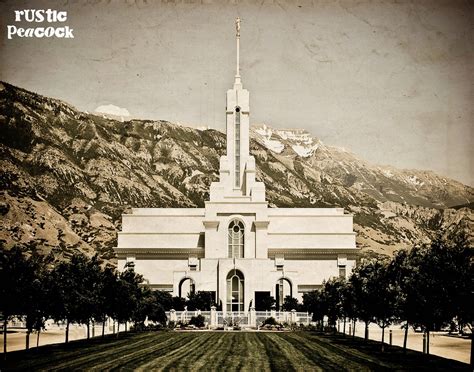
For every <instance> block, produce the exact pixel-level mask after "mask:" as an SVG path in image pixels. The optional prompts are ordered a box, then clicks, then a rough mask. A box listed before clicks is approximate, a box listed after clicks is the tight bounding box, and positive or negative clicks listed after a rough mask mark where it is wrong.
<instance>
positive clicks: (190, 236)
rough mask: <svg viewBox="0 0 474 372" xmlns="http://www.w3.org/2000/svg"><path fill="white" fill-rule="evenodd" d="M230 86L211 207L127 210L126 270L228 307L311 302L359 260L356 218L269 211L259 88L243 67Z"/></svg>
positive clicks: (122, 256)
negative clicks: (255, 152) (252, 116)
mask: <svg viewBox="0 0 474 372" xmlns="http://www.w3.org/2000/svg"><path fill="white" fill-rule="evenodd" d="M236 25H237V34H236V40H237V72H236V75H235V80H234V85H233V87H232V89H229V90H228V91H227V106H226V125H227V129H226V133H227V154H226V155H224V156H222V157H221V159H220V169H219V182H214V183H212V185H211V188H210V200H209V201H206V202H205V207H204V208H136V209H133V210H132V213H131V214H124V215H123V216H122V219H123V224H122V231H121V232H119V234H118V247H117V248H115V251H116V253H117V256H118V267H119V269H120V270H123V268H124V267H125V266H126V264H127V263H129V262H133V263H134V267H135V271H136V272H138V273H139V274H142V275H143V276H144V278H145V279H146V280H147V282H148V284H149V285H150V286H151V287H152V288H154V289H159V290H165V291H170V292H172V294H173V296H181V297H186V296H187V294H188V292H190V291H212V292H214V293H215V298H216V303H217V304H222V310H223V311H232V312H246V311H247V310H248V309H249V308H250V307H256V308H257V310H259V308H258V307H259V306H260V305H259V304H260V302H261V300H262V298H263V297H265V296H268V295H271V296H273V297H274V298H275V299H276V301H277V309H278V308H279V307H281V305H282V303H283V300H284V298H285V296H287V295H290V296H293V297H295V298H297V299H298V300H300V301H301V300H302V295H303V294H304V293H305V292H308V291H312V290H315V289H317V288H319V287H321V285H322V283H323V281H324V280H327V279H329V278H331V277H334V276H347V275H348V274H349V273H350V271H351V270H352V268H353V267H354V265H355V263H356V257H357V254H358V251H359V249H357V248H356V243H355V238H356V236H355V232H354V231H353V222H352V215H350V214H346V213H344V209H343V208H269V207H268V203H267V201H266V200H265V185H264V184H263V183H262V182H257V181H256V180H255V159H254V157H253V156H251V155H250V154H249V113H250V105H249V91H248V90H246V89H244V88H243V85H242V81H241V77H240V71H239V43H240V20H239V19H237V22H236Z"/></svg>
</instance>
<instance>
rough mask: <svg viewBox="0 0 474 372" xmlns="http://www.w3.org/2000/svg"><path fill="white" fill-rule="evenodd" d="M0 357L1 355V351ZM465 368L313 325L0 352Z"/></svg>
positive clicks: (195, 366) (43, 360) (59, 363)
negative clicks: (325, 331) (288, 329)
mask: <svg viewBox="0 0 474 372" xmlns="http://www.w3.org/2000/svg"><path fill="white" fill-rule="evenodd" d="M2 357H3V355H2ZM91 369H95V370H112V369H121V370H133V369H138V370H142V371H149V370H164V371H172V370H175V371H181V370H193V371H198V370H206V371H207V370H219V371H221V370H222V371H235V370H243V371H270V370H272V371H322V370H324V371H328V370H330V371H343V370H347V371H354V370H356V371H373V370H377V371H378V370H430V371H433V370H453V369H457V370H466V371H469V366H468V365H467V364H463V363H460V362H456V361H452V360H448V359H443V358H440V357H436V356H427V355H423V354H421V353H418V352H415V351H408V352H407V354H406V355H405V354H403V351H402V350H401V349H400V348H398V347H387V350H386V351H385V353H382V352H380V345H379V344H378V343H376V342H373V341H369V342H368V343H364V342H363V340H361V339H358V338H356V339H352V338H350V337H346V338H345V337H342V336H340V335H325V334H321V333H313V332H288V333H286V332H285V333H283V332H281V333H271V332H155V333H138V334H133V333H128V334H120V338H118V339H117V338H115V337H111V336H109V337H107V338H106V339H104V340H102V339H100V338H96V339H92V340H89V341H87V340H81V341H74V342H71V343H70V344H69V345H64V344H61V345H48V346H43V347H40V348H39V349H32V350H30V351H28V352H26V351H18V352H12V353H8V358H7V361H6V362H5V361H2V362H1V363H0V370H1V371H4V370H35V371H36V370H91Z"/></svg>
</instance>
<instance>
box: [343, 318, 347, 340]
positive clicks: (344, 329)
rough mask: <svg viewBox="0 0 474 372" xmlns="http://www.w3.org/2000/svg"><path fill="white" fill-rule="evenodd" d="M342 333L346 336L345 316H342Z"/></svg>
mask: <svg viewBox="0 0 474 372" xmlns="http://www.w3.org/2000/svg"><path fill="white" fill-rule="evenodd" d="M342 333H343V334H344V337H346V317H344V326H343V329H342Z"/></svg>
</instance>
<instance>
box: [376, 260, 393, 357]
mask: <svg viewBox="0 0 474 372" xmlns="http://www.w3.org/2000/svg"><path fill="white" fill-rule="evenodd" d="M388 268H389V260H388V259H379V260H378V261H377V263H374V265H373V271H372V273H371V276H370V277H369V280H370V281H371V283H370V285H371V287H372V288H373V289H372V290H373V291H374V292H375V293H376V296H375V297H374V298H373V302H372V306H373V308H372V314H373V316H374V321H375V323H377V325H378V326H379V327H380V328H382V352H383V351H384V350H385V328H386V327H387V326H389V325H390V324H392V323H393V322H394V321H395V319H396V315H397V299H398V296H399V291H398V286H397V285H396V284H395V276H394V275H391V274H392V272H391V271H390V270H389V269H388ZM376 288H378V289H376Z"/></svg>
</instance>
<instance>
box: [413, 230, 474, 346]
mask: <svg viewBox="0 0 474 372" xmlns="http://www.w3.org/2000/svg"><path fill="white" fill-rule="evenodd" d="M472 257H473V254H472V248H470V246H469V243H468V242H467V240H466V239H464V238H454V239H453V240H450V241H448V240H446V239H443V238H441V237H440V236H438V237H437V238H435V239H434V240H433V241H432V243H431V244H430V245H423V246H420V247H414V248H413V249H412V250H411V251H410V253H409V257H408V259H409V262H410V265H411V266H412V267H413V268H416V269H413V270H411V271H410V273H409V276H408V279H407V280H408V281H409V283H410V284H411V285H410V286H409V287H408V288H407V292H408V293H407V298H408V300H409V306H410V315H411V316H412V317H413V322H414V324H415V325H421V326H422V327H423V328H424V330H425V332H426V335H427V353H428V354H429V337H430V332H431V331H432V330H435V329H439V328H440V327H441V326H443V325H444V324H447V323H448V322H449V321H451V320H452V319H453V318H454V317H456V316H458V315H459V314H469V312H470V310H469V301H468V302H465V300H466V298H467V299H469V298H470V297H469V296H470V295H469V294H472V292H473V284H472V278H473V276H472V274H473V267H472V265H473V264H472ZM471 316H472V311H471ZM467 317H469V315H467Z"/></svg>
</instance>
